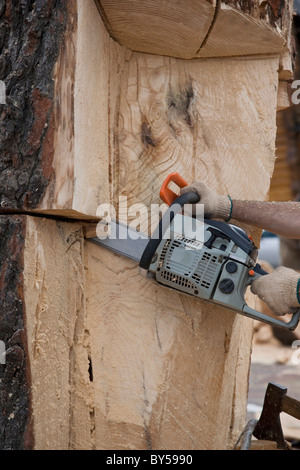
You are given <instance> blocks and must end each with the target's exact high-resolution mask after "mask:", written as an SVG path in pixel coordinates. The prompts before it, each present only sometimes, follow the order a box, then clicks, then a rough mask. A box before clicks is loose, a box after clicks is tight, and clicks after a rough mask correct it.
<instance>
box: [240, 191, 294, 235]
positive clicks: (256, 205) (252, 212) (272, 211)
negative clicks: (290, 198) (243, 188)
mask: <svg viewBox="0 0 300 470" xmlns="http://www.w3.org/2000/svg"><path fill="white" fill-rule="evenodd" d="M231 218H232V219H234V220H237V221H239V222H245V223H247V224H249V225H254V226H255V227H258V228H261V229H264V230H267V231H268V232H272V233H276V234H277V235H280V236H283V237H286V238H295V239H300V202H263V201H262V202H260V201H237V200H233V207H232V214H231Z"/></svg>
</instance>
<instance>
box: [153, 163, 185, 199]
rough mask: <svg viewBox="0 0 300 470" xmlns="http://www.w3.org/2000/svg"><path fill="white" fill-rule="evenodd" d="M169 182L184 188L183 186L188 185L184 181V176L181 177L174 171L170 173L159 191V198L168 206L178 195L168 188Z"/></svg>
mask: <svg viewBox="0 0 300 470" xmlns="http://www.w3.org/2000/svg"><path fill="white" fill-rule="evenodd" d="M171 182H173V183H175V184H177V186H179V188H184V187H185V186H188V183H187V182H186V181H185V179H184V178H182V176H180V174H179V173H177V172H176V171H174V172H173V173H170V174H169V175H168V176H167V177H166V179H165V181H164V182H163V184H162V187H161V189H160V192H159V196H160V198H161V200H162V201H163V202H165V203H166V204H168V206H170V205H171V204H172V203H173V202H174V201H175V199H176V198H177V197H178V194H176V193H174V191H172V189H170V188H169V184H170V183H171Z"/></svg>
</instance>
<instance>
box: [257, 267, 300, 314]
mask: <svg viewBox="0 0 300 470" xmlns="http://www.w3.org/2000/svg"><path fill="white" fill-rule="evenodd" d="M250 289H251V292H252V293H253V294H256V295H258V297H259V298H260V299H261V300H263V301H264V302H266V304H267V305H268V306H269V307H270V308H271V310H273V312H274V313H275V314H276V315H284V314H285V313H289V311H291V309H293V308H300V293H299V289H300V274H299V273H297V272H296V271H294V270H293V269H289V268H285V267H283V266H280V267H279V268H277V269H275V270H274V271H273V272H272V273H271V274H267V275H265V276H261V277H259V278H258V279H256V280H255V281H253V283H252V284H251V288H250Z"/></svg>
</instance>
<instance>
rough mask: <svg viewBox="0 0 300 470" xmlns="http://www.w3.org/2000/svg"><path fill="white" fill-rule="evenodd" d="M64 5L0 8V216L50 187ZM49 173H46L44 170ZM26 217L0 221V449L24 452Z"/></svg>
mask: <svg viewBox="0 0 300 470" xmlns="http://www.w3.org/2000/svg"><path fill="white" fill-rule="evenodd" d="M66 11H67V1H66V0H57V1H56V0H36V1H33V0H0V80H3V81H4V83H5V87H6V104H5V105H0V209H2V210H5V209H9V210H16V209H22V210H24V209H26V208H28V207H30V208H34V207H36V206H37V205H38V203H39V201H40V200H41V198H42V196H43V193H44V190H45V188H46V186H47V184H48V179H49V174H48V172H47V168H49V162H48V161H47V159H46V160H45V159H44V158H43V159H42V157H41V156H42V154H43V153H44V154H45V153H46V154H48V156H49V158H51V152H44V150H45V146H47V145H48V141H49V135H48V134H49V132H51V126H49V122H50V120H51V116H52V108H53V96H54V84H53V83H54V82H53V69H54V65H55V63H56V60H57V57H58V53H59V46H60V43H61V40H62V36H63V33H64V30H65V25H66V16H67V13H66ZM50 166H51V165H50ZM25 224H26V217H25V216H4V215H1V216H0V298H1V302H0V305H1V306H0V340H1V341H3V342H4V343H5V346H6V364H5V365H3V364H2V365H0V379H1V380H0V449H13V450H18V449H30V448H32V447H33V439H32V435H31V413H30V392H29V391H30V386H29V377H28V376H27V375H28V370H29V367H28V360H27V353H26V335H25V334H24V311H23V298H22V296H23V294H22V289H23V287H22V285H23V281H22V276H23V249H24V230H25Z"/></svg>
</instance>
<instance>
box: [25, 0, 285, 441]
mask: <svg viewBox="0 0 300 470" xmlns="http://www.w3.org/2000/svg"><path fill="white" fill-rule="evenodd" d="M77 5H78V18H77V24H78V32H77V36H76V41H77V42H76V44H77V46H76V47H78V56H77V59H76V60H77V61H78V62H77V68H76V75H75V76H76V77H77V78H76V80H78V82H76V84H75V134H74V135H75V137H73V138H74V139H75V142H74V148H75V153H74V155H75V161H74V168H73V172H74V175H76V178H75V180H74V193H73V196H72V201H73V202H72V209H73V210H77V211H79V212H81V211H82V212H84V213H86V214H90V213H93V215H94V214H95V212H94V211H96V207H97V205H98V204H100V203H101V202H114V203H115V204H117V203H118V200H119V196H120V195H121V196H128V206H129V205H131V204H133V203H136V202H142V203H144V204H146V206H147V207H149V206H150V204H151V203H153V202H158V190H159V188H160V185H161V183H162V181H163V179H164V178H165V177H166V176H167V174H168V173H169V172H170V171H178V172H180V173H181V174H182V176H183V177H184V178H185V179H188V180H189V181H191V180H192V179H194V178H200V179H202V180H203V181H205V182H207V183H209V184H210V186H212V187H213V188H214V189H216V190H217V191H218V192H220V193H222V194H227V193H229V192H230V194H231V195H232V196H233V197H236V198H240V199H242V198H247V199H249V198H254V199H260V200H262V199H266V197H267V194H268V189H269V184H270V177H271V174H272V171H273V167H274V153H275V134H276V119H275V117H276V116H275V113H276V106H277V89H276V85H277V81H278V66H279V55H278V56H275V57H273V56H266V57H264V56H262V57H254V58H249V60H246V59H241V58H222V59H221V58H213V59H196V60H193V61H186V60H183V59H175V58H168V57H163V56H155V55H150V54H149V55H147V54H142V53H133V52H131V51H128V50H127V49H126V48H123V47H120V46H119V45H118V44H116V43H115V42H114V41H113V40H112V39H111V38H109V36H108V33H107V31H106V29H105V26H104V25H103V23H102V20H101V18H100V15H99V14H98V12H97V9H96V6H95V4H94V2H92V1H90V0H87V1H84V2H82V1H79V2H78V4H77ZM87 51H88V53H87ZM79 59H80V60H79ZM76 119H77V122H76ZM72 175H73V173H72V172H70V173H69V172H67V173H66V174H65V178H66V179H68V178H71V179H72V178H73V176H72ZM55 184H56V183H55ZM57 184H58V181H57ZM65 187H68V184H67V183H66V185H65ZM66 194H68V192H66ZM45 204H46V207H47V208H48V209H50V208H51V207H52V202H51V198H50V199H48V201H46V200H45ZM62 206H63V203H59V204H57V206H56V208H57V209H58V208H63V207H62ZM49 224H50V222H49ZM51 224H52V222H51ZM67 225H68V224H67ZM72 227H73V225H72ZM247 229H249V233H251V234H252V235H253V236H254V238H255V240H258V239H259V233H258V232H257V231H253V230H250V228H249V227H248V228H247ZM73 230H74V228H72V229H71V232H70V227H69V225H68V226H67V227H60V226H56V227H54V226H51V225H48V223H47V224H45V226H42V225H39V224H38V223H37V222H36V221H35V222H34V223H33V222H32V223H31V222H30V224H29V225H28V234H27V237H28V244H27V250H28V252H27V254H26V256H25V261H24V262H25V267H24V270H25V273H26V271H27V274H26V282H27V284H26V289H25V293H26V299H25V301H26V303H27V305H28V310H27V321H28V328H29V330H28V337H29V345H30V358H31V361H30V363H31V373H32V383H33V410H34V414H35V429H36V432H37V433H40V434H41V432H42V428H43V426H44V425H45V422H47V423H48V424H47V432H46V434H44V435H40V436H39V437H38V438H37V441H36V448H44V447H46V448H49V447H51V446H52V445H53V447H59V446H60V447H65V446H69V447H70V448H96V449H150V448H153V449H224V448H228V447H229V448H230V446H231V444H232V443H233V442H235V441H236V439H237V437H238V435H239V433H240V431H241V428H242V427H243V425H244V419H245V413H246V402H247V381H248V371H249V361H250V352H251V339H252V322H251V320H249V319H248V318H244V317H242V316H238V315H236V314H234V313H232V312H231V311H227V310H226V309H223V308H221V307H216V306H212V305H210V304H209V303H207V302H202V301H196V300H195V299H188V298H186V297H184V296H182V295H180V294H177V293H176V292H170V291H169V290H165V289H163V288H161V287H160V286H157V285H153V284H152V283H150V282H147V281H146V280H145V279H144V278H143V277H141V276H140V275H139V272H138V269H137V266H136V264H134V263H133V262H131V261H130V260H126V259H122V258H119V257H118V256H117V255H113V254H112V253H110V252H107V251H104V250H103V249H101V248H99V247H97V246H95V245H92V244H90V243H89V242H85V244H84V247H83V245H82V243H83V238H82V236H83V234H82V232H81V231H80V232H78V234H77V235H75V234H74V232H73ZM75 232H76V230H75ZM74 237H75V238H74ZM56 246H57V247H58V248H56ZM50 267H52V269H51V268H50ZM46 281H47V282H46ZM50 338H51V339H52V338H53V342H52V341H51V339H50ZM89 356H90V361H91V364H92V371H93V376H92V380H91V375H90V374H89V367H90V366H89V364H90V363H89ZM65 361H67V362H65ZM57 365H59V366H61V367H57ZM66 391H67V392H66ZM49 403H50V404H51V405H50V406H49V407H48V409H47V413H46V418H45V414H44V413H43V411H44V408H45V407H47V404H49ZM57 410H59V413H57ZM68 410H69V411H70V410H71V414H70V413H69V415H68ZM58 414H59V416H60V419H59V420H57V415H58ZM68 416H69V421H68ZM67 421H68V424H67ZM57 426H58V428H57ZM59 426H60V427H59ZM56 429H58V430H59V432H56ZM67 434H68V436H69V437H67Z"/></svg>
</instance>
